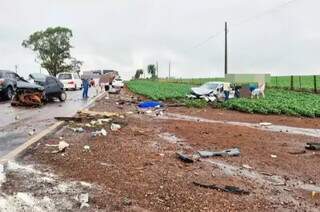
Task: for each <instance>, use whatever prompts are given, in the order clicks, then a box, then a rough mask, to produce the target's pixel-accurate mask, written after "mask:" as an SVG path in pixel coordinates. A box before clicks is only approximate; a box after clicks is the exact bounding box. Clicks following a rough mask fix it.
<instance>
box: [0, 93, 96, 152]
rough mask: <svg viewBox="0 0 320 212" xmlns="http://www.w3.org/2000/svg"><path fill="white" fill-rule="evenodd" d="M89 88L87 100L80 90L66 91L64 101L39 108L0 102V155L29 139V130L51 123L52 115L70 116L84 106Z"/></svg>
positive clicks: (40, 129) (38, 128) (38, 130)
mask: <svg viewBox="0 0 320 212" xmlns="http://www.w3.org/2000/svg"><path fill="white" fill-rule="evenodd" d="M90 90H92V89H90ZM90 90H89V96H90V98H89V99H87V100H83V99H82V91H67V100H66V101H65V102H59V101H56V102H52V103H48V104H46V105H45V106H43V107H41V108H25V107H11V105H10V102H9V101H5V102H0V157H2V156H4V155H5V154H7V153H8V152H10V151H11V150H13V149H15V148H16V147H17V146H19V145H20V144H22V143H24V142H26V141H27V140H28V139H30V137H31V136H30V135H29V132H32V131H34V133H39V132H40V131H42V130H44V129H46V128H47V127H48V126H50V125H52V124H53V123H54V122H55V121H56V120H55V119H54V117H56V116H72V115H73V114H75V113H76V112H77V111H78V110H79V109H81V108H83V107H84V106H86V104H87V103H88V101H89V100H90V99H91V98H92V97H93V95H91V92H90ZM92 91H93V90H92ZM92 93H94V92H92Z"/></svg>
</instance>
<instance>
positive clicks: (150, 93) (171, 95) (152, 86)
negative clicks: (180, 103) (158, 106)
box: [127, 80, 191, 100]
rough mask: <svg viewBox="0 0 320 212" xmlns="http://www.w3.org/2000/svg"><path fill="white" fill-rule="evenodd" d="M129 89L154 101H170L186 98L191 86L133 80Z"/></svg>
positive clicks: (129, 84)
mask: <svg viewBox="0 0 320 212" xmlns="http://www.w3.org/2000/svg"><path fill="white" fill-rule="evenodd" d="M127 85H128V88H129V89H130V90H131V91H133V92H135V93H137V94H140V95H143V96H146V97H149V98H151V99H154V100H168V99H179V98H184V97H185V96H186V95H187V94H188V93H189V92H190V88H191V85H187V84H177V83H167V82H159V81H152V80H132V81H129V82H128V83H127Z"/></svg>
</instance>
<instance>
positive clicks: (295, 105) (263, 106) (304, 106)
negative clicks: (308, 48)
mask: <svg viewBox="0 0 320 212" xmlns="http://www.w3.org/2000/svg"><path fill="white" fill-rule="evenodd" d="M128 87H129V89H130V90H132V91H133V92H135V93H137V94H140V95H144V96H147V97H149V98H151V99H154V100H173V99H178V101H179V102H182V103H185V104H186V105H187V106H188V107H197V108H201V107H205V106H207V103H206V102H205V101H204V100H199V99H197V100H190V99H186V98H185V96H186V94H188V93H189V92H190V88H191V87H192V85H190V84H189V85H188V84H181V83H167V82H159V81H149V80H133V81H129V82H128ZM221 106H222V107H225V108H228V109H232V110H237V111H242V112H248V113H260V114H285V115H290V116H306V117H320V95H317V94H312V93H303V92H294V91H288V90H282V89H267V90H266V98H264V99H263V98H260V99H246V98H240V99H232V100H229V101H227V102H224V103H222V104H221Z"/></svg>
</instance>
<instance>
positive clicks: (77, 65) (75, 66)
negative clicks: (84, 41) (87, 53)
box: [71, 58, 83, 74]
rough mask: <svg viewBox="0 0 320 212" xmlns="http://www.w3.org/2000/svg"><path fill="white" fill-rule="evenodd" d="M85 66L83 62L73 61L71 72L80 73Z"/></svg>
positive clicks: (74, 59) (73, 59)
mask: <svg viewBox="0 0 320 212" xmlns="http://www.w3.org/2000/svg"><path fill="white" fill-rule="evenodd" d="M82 65H83V61H80V60H77V59H76V58H72V59H71V70H72V71H74V72H77V73H78V74H79V73H80V69H81V66H82Z"/></svg>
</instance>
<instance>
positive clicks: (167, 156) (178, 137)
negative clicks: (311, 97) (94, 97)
mask: <svg viewBox="0 0 320 212" xmlns="http://www.w3.org/2000/svg"><path fill="white" fill-rule="evenodd" d="M131 97H132V94H130V93H128V92H126V91H124V92H122V94H121V95H111V96H110V99H102V100H100V101H98V102H97V103H96V105H95V106H94V107H93V108H92V109H91V110H93V111H108V112H117V113H119V114H123V115H120V116H118V117H115V118H113V120H112V121H110V122H109V123H103V125H98V126H97V125H95V126H94V127H88V125H87V126H85V124H87V123H88V122H90V121H88V122H83V123H68V124H66V125H65V126H64V127H63V128H62V129H60V130H59V131H58V132H56V133H55V134H53V135H50V136H48V137H47V138H45V139H43V140H42V141H41V142H39V143H38V144H36V145H34V146H32V147H30V148H29V149H28V150H27V151H26V152H25V153H24V154H23V155H22V156H21V157H20V159H19V163H21V164H23V165H30V164H31V165H34V166H35V167H36V168H37V169H39V170H45V171H47V172H48V171H49V172H53V173H55V174H56V175H57V176H58V178H59V179H60V183H61V181H62V182H63V181H68V182H69V181H70V182H87V183H89V184H90V185H92V189H86V188H83V189H80V188H79V189H80V190H76V191H75V192H74V193H72V194H70V195H69V196H75V195H76V194H77V193H83V192H88V193H89V202H88V204H89V205H90V207H89V208H87V210H89V211H98V210H102V211H274V210H276V211H293V210H296V211H319V210H320V195H319V192H320V187H319V185H320V175H319V174H320V171H319V169H318V166H319V163H320V153H319V152H316V151H315V152H314V151H309V150H307V151H305V149H304V147H305V144H306V143H307V142H319V136H317V131H315V136H306V135H303V133H302V134H301V133H300V134H291V133H290V132H286V131H283V132H272V131H268V130H266V129H264V128H259V127H258V128H252V127H247V126H243V125H240V124H239V126H237V125H236V124H234V123H233V124H229V123H228V122H224V121H240V122H246V123H259V122H272V123H274V124H277V125H286V126H294V127H300V128H303V127H304V128H305V127H308V128H318V126H319V124H320V121H319V119H300V118H292V117H285V116H261V115H252V114H242V113H237V112H227V111H225V110H217V109H209V108H208V109H205V110H197V109H188V108H183V107H179V108H169V109H168V110H167V111H164V112H163V113H162V112H151V113H149V112H147V113H137V110H136V108H135V105H134V104H130V103H127V102H124V101H119V100H123V99H126V100H129V99H132V98H131ZM134 99H135V98H134ZM169 113H170V114H178V115H179V114H180V115H186V117H190V119H188V118H186V117H185V118H184V119H183V120H178V119H176V118H172V116H169V115H168V114H169ZM193 117H202V118H206V119H210V120H211V119H212V120H220V121H222V122H217V123H211V122H208V121H199V120H200V119H198V118H193ZM112 123H116V124H120V125H121V129H120V130H118V131H111V130H110V126H111V124H112ZM70 126H71V127H83V128H84V132H82V133H79V132H73V131H72V130H71V129H70V128H69V127H70ZM102 128H104V129H106V130H107V133H108V134H107V136H98V137H94V136H92V132H94V131H96V130H100V129H102ZM302 132H303V131H302ZM61 140H64V141H65V142H67V143H68V144H70V146H69V147H68V148H67V149H66V150H65V151H64V152H60V153H52V152H53V151H55V150H56V148H57V147H55V146H52V145H56V144H58V143H59V141H61ZM85 146H86V147H85ZM87 146H89V147H87ZM229 148H239V149H240V152H241V153H240V156H235V157H211V158H199V157H197V156H196V155H197V154H195V153H197V151H199V150H223V149H229ZM176 152H183V153H185V154H186V155H189V156H190V158H192V159H193V160H194V162H193V163H185V162H183V161H181V160H180V159H178V158H177V154H176ZM10 175H11V178H10V177H7V178H8V179H7V181H6V182H5V183H4V184H3V185H2V190H3V192H4V193H7V194H15V193H16V192H17V191H21V189H22V188H21V186H20V183H19V177H17V175H15V172H10ZM11 179H15V180H11ZM194 182H199V183H204V184H217V185H228V186H236V187H238V188H240V189H242V190H245V191H248V192H249V194H235V193H230V192H225V191H222V190H214V189H209V188H202V187H198V186H196V185H195V184H194ZM43 187H44V188H45V187H46V185H44V186H43ZM43 187H41V186H39V185H38V186H36V185H34V186H29V190H31V191H32V192H33V193H34V195H42V193H43V192H41V190H43V189H44V188H43ZM22 190H23V189H22ZM55 194H56V193H55ZM61 195H62V196H63V197H65V198H67V196H68V193H63V194H61ZM0 202H1V201H0ZM72 203H73V204H72ZM69 205H70V206H69V210H75V208H79V203H76V201H74V200H73V201H71V200H70V201H69ZM57 208H58V209H61V208H60V207H57Z"/></svg>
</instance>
